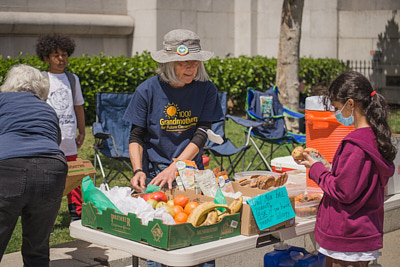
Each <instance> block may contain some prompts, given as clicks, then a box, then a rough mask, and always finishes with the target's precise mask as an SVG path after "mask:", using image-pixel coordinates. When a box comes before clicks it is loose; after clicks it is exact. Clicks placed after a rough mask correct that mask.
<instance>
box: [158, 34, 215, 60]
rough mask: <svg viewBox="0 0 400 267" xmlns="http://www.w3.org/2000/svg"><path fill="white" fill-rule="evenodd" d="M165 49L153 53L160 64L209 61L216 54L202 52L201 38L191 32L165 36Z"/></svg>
mask: <svg viewBox="0 0 400 267" xmlns="http://www.w3.org/2000/svg"><path fill="white" fill-rule="evenodd" d="M163 45H164V49H163V50H160V51H157V52H154V53H151V57H152V58H153V59H154V60H155V61H157V62H158V63H167V62H173V61H187V60H198V61H207V60H209V59H210V58H211V57H212V56H213V55H214V53H213V52H209V51H204V50H201V46H200V37H199V36H198V35H197V34H195V33H194V32H192V31H189V30H182V29H178V30H172V31H170V32H168V33H167V34H166V35H165V36H164V42H163Z"/></svg>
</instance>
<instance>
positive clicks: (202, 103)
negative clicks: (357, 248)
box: [123, 29, 224, 192]
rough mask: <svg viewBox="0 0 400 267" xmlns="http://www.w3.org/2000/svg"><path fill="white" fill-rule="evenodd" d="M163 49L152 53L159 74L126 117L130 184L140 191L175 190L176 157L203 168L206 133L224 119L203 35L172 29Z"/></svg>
mask: <svg viewBox="0 0 400 267" xmlns="http://www.w3.org/2000/svg"><path fill="white" fill-rule="evenodd" d="M163 45H164V49H163V50H160V51H157V52H154V53H152V54H151V56H152V58H153V59H154V60H155V61H157V62H158V63H159V68H158V71H157V75H156V76H154V77H152V78H150V79H148V80H146V81H145V82H143V83H142V84H141V85H139V86H138V87H137V89H136V91H135V94H134V95H133V98H132V100H131V102H130V104H129V106H128V108H127V110H126V112H125V115H124V118H123V119H124V120H126V121H128V122H130V123H132V131H131V135H130V139H129V152H130V156H131V162H132V167H133V170H134V176H133V178H132V180H131V184H132V187H133V188H134V189H135V190H137V191H139V192H141V191H142V190H144V188H145V186H146V185H147V184H148V183H151V184H155V185H158V186H161V187H162V186H164V185H166V184H168V187H169V188H172V183H173V181H174V180H175V173H176V171H177V167H176V166H175V163H174V162H173V159H174V158H176V159H181V160H193V161H195V162H196V164H197V167H198V168H199V169H202V168H203V162H202V149H203V146H204V144H205V142H206V140H207V134H206V133H205V132H204V131H203V130H207V129H209V128H210V127H211V124H212V122H215V121H220V120H222V119H223V118H224V117H223V113H222V109H221V105H220V102H219V99H218V92H217V88H216V86H215V85H214V84H213V83H212V82H211V81H209V76H208V74H207V72H206V70H205V68H204V64H203V62H204V61H206V60H209V59H210V58H211V57H212V56H213V53H212V52H208V51H204V50H202V49H201V46H200V38H199V36H198V35H197V34H196V33H194V32H192V31H189V30H181V29H178V30H173V31H170V32H168V33H167V34H166V35H165V36H164V42H163ZM199 128H201V129H203V130H201V129H199Z"/></svg>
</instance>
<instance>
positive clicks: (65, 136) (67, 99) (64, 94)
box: [47, 72, 85, 156]
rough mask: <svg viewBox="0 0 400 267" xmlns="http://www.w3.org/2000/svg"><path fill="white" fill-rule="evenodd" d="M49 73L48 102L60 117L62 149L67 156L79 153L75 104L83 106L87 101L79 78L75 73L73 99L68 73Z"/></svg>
mask: <svg viewBox="0 0 400 267" xmlns="http://www.w3.org/2000/svg"><path fill="white" fill-rule="evenodd" d="M48 74H49V80H50V90H49V96H48V98H47V103H48V104H49V105H50V106H52V107H53V109H54V110H55V111H56V113H57V116H58V119H59V123H60V128H61V133H62V141H61V144H60V149H61V150H62V151H63V152H64V154H65V155H66V156H70V155H76V154H77V153H78V151H77V148H76V142H75V138H76V128H77V121H76V115H75V110H74V105H75V106H81V105H83V104H84V102H85V101H84V100H83V95H82V90H81V85H80V82H79V78H78V76H76V75H75V74H74V77H75V98H74V100H73V101H72V90H71V86H70V83H69V81H68V77H67V75H66V74H65V73H62V74H55V73H50V72H49V73H48Z"/></svg>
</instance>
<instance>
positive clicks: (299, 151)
mask: <svg viewBox="0 0 400 267" xmlns="http://www.w3.org/2000/svg"><path fill="white" fill-rule="evenodd" d="M303 152H304V149H303V147H302V146H298V147H296V148H295V149H293V151H292V157H293V159H294V160H303V159H304V157H303Z"/></svg>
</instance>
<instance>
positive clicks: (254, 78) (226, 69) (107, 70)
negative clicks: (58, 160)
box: [0, 51, 346, 125]
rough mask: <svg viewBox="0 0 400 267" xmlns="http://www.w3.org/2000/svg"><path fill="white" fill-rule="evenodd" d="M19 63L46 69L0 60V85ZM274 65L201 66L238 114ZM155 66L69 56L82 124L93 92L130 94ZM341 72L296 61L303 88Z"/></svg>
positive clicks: (29, 59) (90, 113) (223, 61)
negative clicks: (82, 113)
mask: <svg viewBox="0 0 400 267" xmlns="http://www.w3.org/2000/svg"><path fill="white" fill-rule="evenodd" d="M21 63H23V64H27V65H31V66H34V67H36V68H39V69H41V70H46V69H47V66H46V64H45V63H44V62H42V61H41V60H39V58H38V57H37V56H30V55H26V56H22V54H20V55H19V56H18V57H17V58H10V57H7V58H5V59H3V58H1V57H0V83H2V82H3V80H4V78H5V76H6V74H7V72H8V70H9V69H10V68H11V67H12V66H13V65H15V64H21ZM276 64H277V60H276V59H275V58H267V57H264V56H255V57H248V56H239V57H235V58H219V57H216V58H213V59H211V60H209V61H207V62H206V63H205V68H206V70H207V72H208V73H209V75H210V77H211V80H212V81H213V82H214V83H215V85H216V86H217V88H218V89H219V90H221V91H226V92H228V96H229V98H230V99H231V100H232V101H233V103H234V112H242V111H243V110H244V102H245V100H246V91H247V88H248V87H253V88H254V89H256V90H260V91H265V90H267V89H269V88H270V87H271V86H273V85H274V83H275V77H276ZM156 68H157V63H156V62H155V61H154V60H153V59H152V58H151V56H150V53H149V52H148V51H145V52H143V53H141V54H139V53H136V54H135V55H134V56H132V57H130V58H128V57H126V56H119V57H107V56H105V55H104V54H100V55H98V56H91V57H89V56H87V55H83V56H82V57H71V58H70V59H69V65H68V67H67V69H68V70H69V71H70V72H72V73H75V74H76V75H78V77H79V79H80V82H81V86H82V91H83V97H84V99H85V117H86V124H87V125H91V124H92V123H93V122H94V121H95V114H96V102H95V101H96V99H95V94H96V93H97V92H117V93H125V92H134V91H135V90H136V87H137V86H138V85H139V84H141V83H142V82H143V81H145V80H146V79H148V78H150V77H151V76H153V75H154V74H155V70H156ZM345 69H346V65H345V63H343V62H342V61H340V60H336V59H327V58H326V59H313V58H301V59H300V70H299V72H300V73H299V76H300V77H303V78H304V81H305V84H306V85H307V87H308V88H310V87H312V86H315V85H322V86H328V85H329V83H330V82H331V81H332V80H333V79H334V78H335V77H336V76H337V75H338V74H339V73H341V72H342V71H344V70H345Z"/></svg>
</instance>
